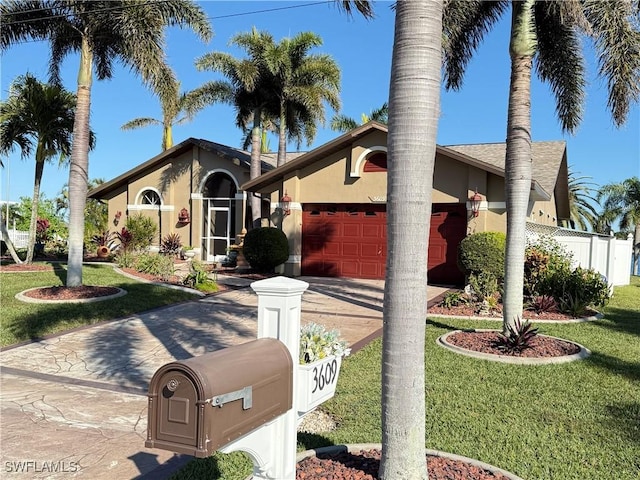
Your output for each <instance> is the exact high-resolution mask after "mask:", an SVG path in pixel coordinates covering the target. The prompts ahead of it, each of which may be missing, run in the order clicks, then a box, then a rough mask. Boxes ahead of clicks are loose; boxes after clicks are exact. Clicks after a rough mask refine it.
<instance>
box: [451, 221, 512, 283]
mask: <svg viewBox="0 0 640 480" xmlns="http://www.w3.org/2000/svg"><path fill="white" fill-rule="evenodd" d="M505 242H506V236H505V234H504V233H501V232H480V233H474V234H473V235H469V236H468V237H466V238H465V239H464V240H462V242H460V247H459V248H458V265H459V267H460V270H462V271H463V272H464V273H465V275H470V274H472V273H476V274H477V273H480V272H486V273H491V274H493V276H494V277H495V278H496V279H498V280H500V279H502V277H503V276H504V252H505Z"/></svg>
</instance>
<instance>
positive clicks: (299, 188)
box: [240, 122, 569, 284]
mask: <svg viewBox="0 0 640 480" xmlns="http://www.w3.org/2000/svg"><path fill="white" fill-rule="evenodd" d="M386 145H387V126H386V125H383V124H380V123H377V122H369V123H367V124H365V125H362V126H360V127H357V128H355V129H354V130H352V131H350V132H348V133H346V134H344V135H342V136H340V137H338V138H336V139H335V140H333V141H331V142H329V143H326V144H325V145H322V146H321V147H318V148H316V149H315V150H313V151H311V152H308V153H306V154H304V155H301V156H299V157H298V158H296V159H295V160H292V161H290V162H288V163H286V164H285V165H282V166H281V167H278V168H275V169H273V170H271V171H269V172H267V173H265V174H263V175H262V176H260V177H259V178H257V179H254V180H251V181H248V182H246V183H244V184H243V185H241V187H240V188H241V189H243V190H244V191H249V192H257V193H260V194H262V195H264V196H270V197H271V205H272V212H273V214H272V217H271V221H272V223H273V224H274V225H276V226H277V227H279V228H282V229H283V231H284V232H285V233H286V234H287V237H288V239H289V244H290V248H291V256H290V258H289V260H288V261H287V263H286V264H285V269H284V273H285V274H287V275H294V276H295V275H323V276H344V277H355V278H384V270H385V261H386V253H387V245H386V191H387V176H386V168H387V155H386V151H387V148H386ZM505 152H506V147H505V144H481V145H452V146H447V147H442V146H438V147H437V150H436V162H435V169H434V177H433V195H432V202H433V206H432V211H431V212H425V215H429V216H430V218H431V230H430V238H429V255H428V258H429V259H428V262H429V265H428V268H429V281H430V283H442V284H460V283H462V282H463V275H462V273H461V272H460V271H459V270H458V268H457V252H458V245H459V243H460V241H461V240H462V239H463V238H464V237H465V236H466V235H468V234H470V233H475V232H482V231H505V230H506V213H505V211H506V207H505V193H504V191H505V188H504V159H505ZM407 173H408V174H410V172H407ZM476 193H477V194H478V195H479V196H476V199H479V200H480V201H479V204H478V208H477V211H473V210H474V207H473V204H474V202H472V201H471V199H473V198H474V196H475V194H476ZM285 197H286V200H290V202H289V204H288V206H285V205H283V202H281V200H282V199H283V198H285ZM408 200H409V199H407V201H408ZM283 207H286V210H288V211H289V214H288V215H286V214H285V213H286V211H285V208H283ZM568 218H569V196H568V184H567V152H566V144H565V142H535V143H534V144H533V181H532V183H531V194H530V202H529V216H528V218H527V220H528V221H531V222H536V223H541V224H545V225H558V223H559V221H560V220H562V219H568Z"/></svg>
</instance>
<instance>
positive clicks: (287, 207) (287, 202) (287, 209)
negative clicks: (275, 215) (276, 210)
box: [280, 192, 291, 215]
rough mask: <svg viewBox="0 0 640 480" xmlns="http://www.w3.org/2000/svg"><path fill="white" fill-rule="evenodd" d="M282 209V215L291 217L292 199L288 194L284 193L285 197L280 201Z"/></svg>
mask: <svg viewBox="0 0 640 480" xmlns="http://www.w3.org/2000/svg"><path fill="white" fill-rule="evenodd" d="M280 208H282V213H283V214H284V215H289V214H290V213H291V197H290V196H289V195H287V192H284V195H283V196H282V198H281V199H280Z"/></svg>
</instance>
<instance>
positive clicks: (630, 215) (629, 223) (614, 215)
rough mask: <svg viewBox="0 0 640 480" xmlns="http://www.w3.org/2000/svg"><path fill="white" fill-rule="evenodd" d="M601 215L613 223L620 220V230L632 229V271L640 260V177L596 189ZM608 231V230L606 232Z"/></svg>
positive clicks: (636, 268) (636, 270)
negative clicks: (601, 208)
mask: <svg viewBox="0 0 640 480" xmlns="http://www.w3.org/2000/svg"><path fill="white" fill-rule="evenodd" d="M597 198H598V201H602V206H603V210H604V211H603V217H604V218H605V219H606V220H607V221H608V222H609V225H611V224H613V222H614V221H615V220H620V228H621V229H622V230H627V229H628V230H633V272H635V273H637V272H638V263H639V262H640V179H638V177H631V178H628V179H626V180H623V181H622V182H620V183H608V184H606V185H604V186H603V187H601V188H600V190H599V191H598V196H597ZM607 233H608V232H607Z"/></svg>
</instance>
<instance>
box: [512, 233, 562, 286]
mask: <svg viewBox="0 0 640 480" xmlns="http://www.w3.org/2000/svg"><path fill="white" fill-rule="evenodd" d="M572 258H573V256H572V254H571V253H570V252H567V251H566V250H565V248H564V247H563V246H562V245H560V244H559V243H558V242H557V241H556V240H554V239H553V238H551V237H548V236H542V237H539V238H538V239H536V240H535V241H534V242H531V243H529V244H528V245H527V248H526V251H525V262H524V292H523V293H524V295H525V296H526V297H529V298H531V297H535V296H537V295H553V292H554V291H557V289H558V287H559V285H557V284H556V283H555V282H556V281H557V280H558V279H559V278H561V277H562V276H563V275H569V274H570V273H571V262H572Z"/></svg>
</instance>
